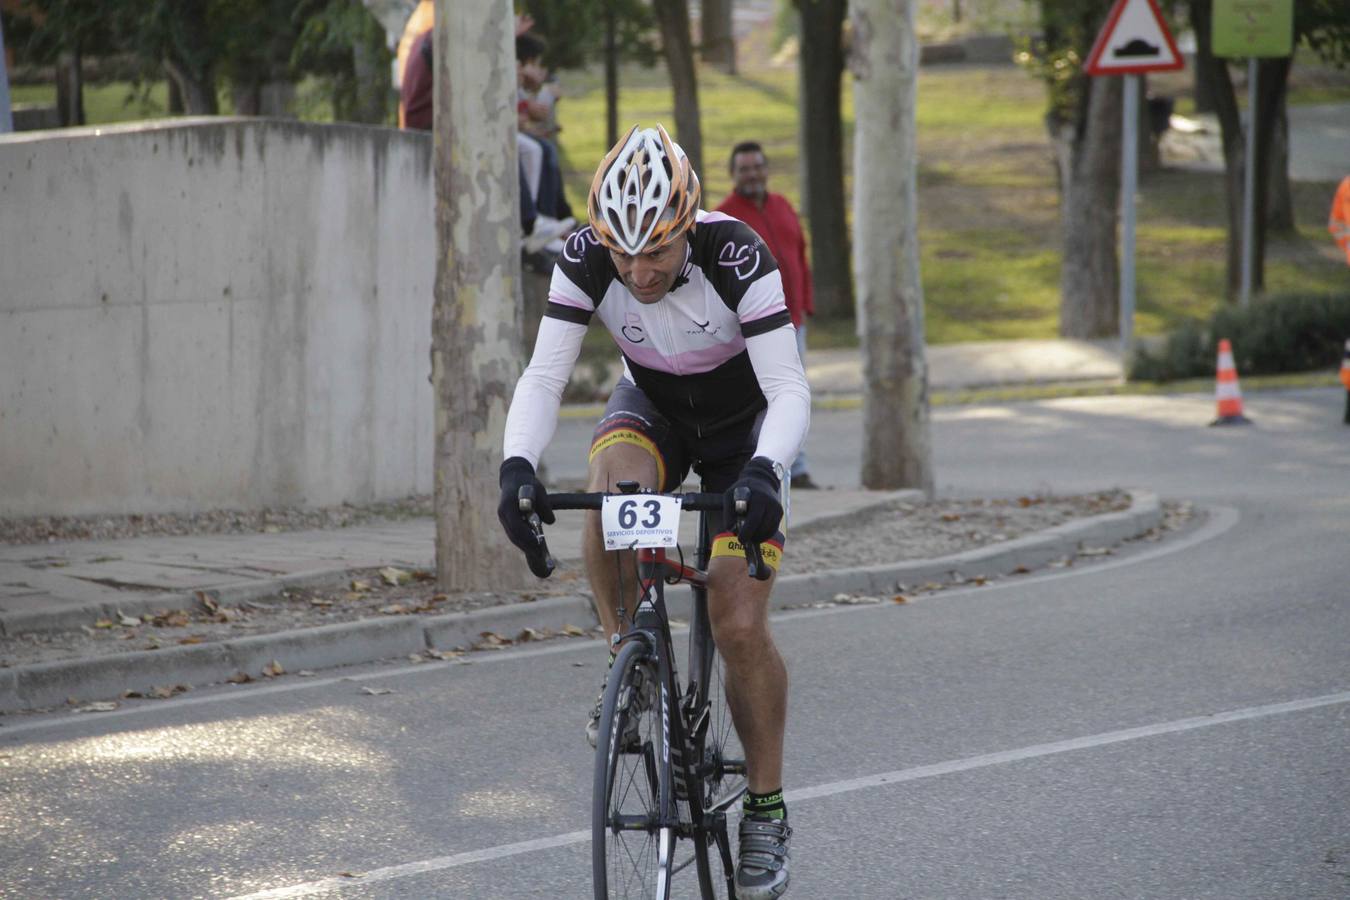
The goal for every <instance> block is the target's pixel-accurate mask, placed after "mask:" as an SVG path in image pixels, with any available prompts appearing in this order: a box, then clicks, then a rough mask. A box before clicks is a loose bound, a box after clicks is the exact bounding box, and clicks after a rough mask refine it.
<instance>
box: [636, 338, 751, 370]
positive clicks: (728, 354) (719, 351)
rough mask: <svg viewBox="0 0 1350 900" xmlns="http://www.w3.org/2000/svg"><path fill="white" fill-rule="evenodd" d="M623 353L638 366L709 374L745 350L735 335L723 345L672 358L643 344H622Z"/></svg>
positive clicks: (743, 342) (742, 342)
mask: <svg viewBox="0 0 1350 900" xmlns="http://www.w3.org/2000/svg"><path fill="white" fill-rule="evenodd" d="M622 347H623V352H624V353H626V354H627V355H628V358H629V359H631V360H633V362H635V363H637V364H638V365H640V366H645V367H646V368H648V369H655V370H656V371H658V372H670V373H671V374H681V373H684V374H688V373H694V372H711V371H712V370H713V369H715V368H717V367H718V366H720V365H722V363H724V362H726V361H727V360H729V359H731V358H732V357H733V356H736V355H738V354H739V353H740V352H741V351H743V350H744V349H745V338H743V337H742V336H740V335H739V334H738V335H736V337H735V339H734V340H731V341H727V342H726V343H724V344H715V345H713V346H711V347H704V348H702V349H700V350H687V351H685V352H684V353H677V354H675V355H674V356H667V355H666V354H664V353H661V352H660V351H659V350H656V349H654V348H650V347H646V346H644V345H643V344H630V343H628V342H627V341H625V342H624V343H623V344H622Z"/></svg>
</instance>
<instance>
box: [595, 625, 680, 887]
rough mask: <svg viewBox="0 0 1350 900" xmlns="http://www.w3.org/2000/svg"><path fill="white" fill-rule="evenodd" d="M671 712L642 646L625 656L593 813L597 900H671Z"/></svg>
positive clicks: (614, 688)
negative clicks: (653, 899) (615, 899)
mask: <svg viewBox="0 0 1350 900" xmlns="http://www.w3.org/2000/svg"><path fill="white" fill-rule="evenodd" d="M667 704H669V697H668V696H667V691H666V688H665V686H664V685H663V684H662V683H661V679H660V675H659V672H658V669H657V665H656V660H655V658H654V657H653V656H652V653H651V650H650V648H649V647H647V646H646V645H645V644H643V643H642V642H641V641H632V642H629V643H627V644H625V645H624V646H623V647H621V648H620V649H619V655H618V657H617V658H616V659H615V660H614V665H613V667H611V669H610V671H609V682H608V685H607V686H606V688H605V699H604V705H603V706H602V707H601V713H600V732H599V734H600V738H599V741H598V743H597V747H596V751H595V781H594V787H593V794H592V801H591V803H592V806H591V870H592V878H593V880H594V883H595V896H596V898H597V900H610V898H638V897H641V898H644V900H652V898H655V900H668V898H669V897H670V879H671V875H672V874H673V869H674V861H675V839H676V834H675V827H674V826H675V816H674V806H673V803H672V795H671V790H672V784H673V782H672V780H671V766H670V732H669V729H668V728H667V727H666V726H665V725H664V724H663V723H666V722H669V716H670V713H669V711H667V713H666V714H665V715H664V716H663V714H662V709H663V706H666V705H667Z"/></svg>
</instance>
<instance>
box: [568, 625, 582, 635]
mask: <svg viewBox="0 0 1350 900" xmlns="http://www.w3.org/2000/svg"><path fill="white" fill-rule="evenodd" d="M563 634H566V635H569V636H571V637H582V636H583V635H585V634H586V632H585V630H583V629H581V628H578V627H577V626H575V625H564V626H563Z"/></svg>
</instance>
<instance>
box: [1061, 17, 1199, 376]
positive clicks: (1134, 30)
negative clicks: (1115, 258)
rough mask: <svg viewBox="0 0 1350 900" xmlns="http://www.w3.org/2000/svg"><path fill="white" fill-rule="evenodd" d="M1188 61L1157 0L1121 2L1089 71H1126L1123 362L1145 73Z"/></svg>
mask: <svg viewBox="0 0 1350 900" xmlns="http://www.w3.org/2000/svg"><path fill="white" fill-rule="evenodd" d="M1183 65H1185V63H1184V61H1183V60H1182V57H1181V53H1180V51H1178V50H1177V45H1176V41H1174V40H1172V33H1171V32H1170V31H1168V30H1167V23H1166V22H1164V21H1163V17H1162V13H1161V11H1159V9H1158V4H1157V3H1156V2H1155V0H1116V4H1115V5H1114V6H1113V7H1111V12H1110V14H1109V15H1108V16H1107V17H1106V24H1105V25H1104V26H1102V30H1101V32H1100V33H1099V34H1098V35H1097V40H1096V42H1095V43H1093V45H1092V52H1091V53H1089V54H1088V60H1087V65H1086V66H1085V67H1084V71H1086V72H1087V74H1089V75H1094V76H1095V75H1123V76H1125V84H1124V88H1125V91H1124V102H1123V103H1122V107H1123V109H1122V112H1121V115H1122V122H1121V124H1122V126H1123V127H1122V128H1121V147H1120V362H1121V365H1122V366H1123V367H1124V368H1125V370H1126V371H1127V372H1128V371H1129V365H1130V350H1131V347H1132V344H1133V340H1134V230H1135V228H1134V195H1135V193H1136V191H1137V186H1138V180H1139V76H1140V75H1142V74H1143V73H1145V72H1168V71H1172V70H1174V69H1180V68H1181V67H1182V66H1183Z"/></svg>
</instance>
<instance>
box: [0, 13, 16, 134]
mask: <svg viewBox="0 0 1350 900" xmlns="http://www.w3.org/2000/svg"><path fill="white" fill-rule="evenodd" d="M13 130H14V118H13V115H12V114H11V108H10V103H9V66H7V65H5V25H4V23H3V22H0V134H7V133H9V132H11V131H13Z"/></svg>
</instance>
